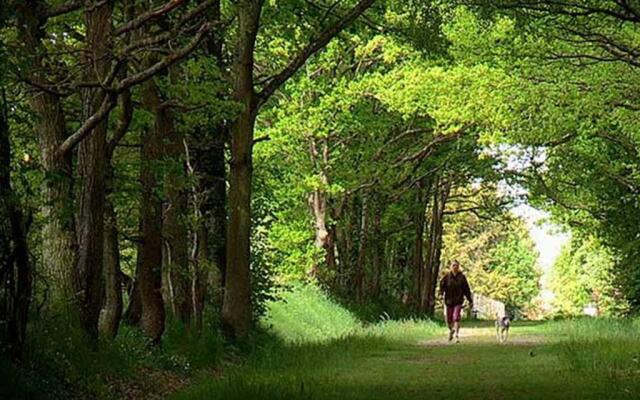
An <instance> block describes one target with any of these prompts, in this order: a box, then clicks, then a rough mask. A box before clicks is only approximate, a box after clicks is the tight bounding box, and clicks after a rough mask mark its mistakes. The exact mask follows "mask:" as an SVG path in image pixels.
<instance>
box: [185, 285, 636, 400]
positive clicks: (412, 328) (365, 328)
mask: <svg viewBox="0 0 640 400" xmlns="http://www.w3.org/2000/svg"><path fill="white" fill-rule="evenodd" d="M269 310H270V313H271V314H270V317H269V319H267V320H266V327H267V329H268V330H270V332H272V333H273V334H275V335H276V336H277V337H279V338H280V339H279V340H274V339H266V340H264V341H263V342H262V344H261V345H260V346H259V347H258V348H257V350H256V351H255V353H254V354H253V355H252V356H251V357H250V358H249V359H248V360H246V362H245V363H244V364H243V365H242V366H239V367H237V368H234V369H231V370H229V371H227V372H226V373H225V375H224V376H223V377H221V378H220V377H218V378H211V377H209V378H207V379H204V380H202V381H201V382H199V383H197V384H195V385H192V386H191V387H189V388H188V389H187V390H186V391H184V392H181V393H178V394H177V395H175V396H174V397H173V398H174V399H177V400H192V399H212V400H215V399H227V400H234V399H264V400H268V399H292V400H298V399H317V400H323V399H363V400H364V399H368V400H371V399H389V398H394V399H407V400H409V399H425V398H426V399H449V398H451V399H461V400H463V399H513V398H520V399H541V400H542V399H562V400H567V399H587V400H588V399H594V400H595V399H637V398H640V387H639V386H640V384H639V383H637V382H639V381H640V380H639V379H638V378H640V368H639V366H638V362H637V359H638V358H637V357H639V356H640V352H638V349H639V346H640V337H639V334H638V328H639V327H640V325H639V324H640V322H638V321H633V320H626V321H622V320H591V319H587V320H572V321H560V322H516V323H515V324H514V327H513V328H512V332H511V341H510V342H509V343H508V344H506V345H501V344H498V343H496V340H495V336H494V331H493V328H492V326H491V323H490V322H489V323H487V322H484V323H483V322H474V323H466V324H465V328H464V330H463V332H462V333H463V337H462V343H460V344H458V345H456V344H453V345H452V344H449V343H447V342H446V341H445V340H444V339H443V338H444V336H445V334H446V329H445V328H444V327H442V326H441V325H437V324H435V323H432V322H429V321H420V320H405V321H389V320H384V321H380V322H377V323H374V324H369V325H363V324H360V323H359V322H358V319H357V318H355V317H354V316H353V315H351V314H350V313H349V312H346V311H345V309H344V308H342V307H341V306H339V305H338V304H336V303H335V302H333V301H331V300H330V299H328V298H326V297H325V296H324V295H323V294H322V292H321V291H319V290H318V289H315V288H308V287H306V288H305V287H303V288H298V289H296V290H295V291H294V292H293V293H291V294H287V295H286V302H280V303H274V304H271V305H270V307H269ZM306 332H308V334H307V333H306Z"/></svg>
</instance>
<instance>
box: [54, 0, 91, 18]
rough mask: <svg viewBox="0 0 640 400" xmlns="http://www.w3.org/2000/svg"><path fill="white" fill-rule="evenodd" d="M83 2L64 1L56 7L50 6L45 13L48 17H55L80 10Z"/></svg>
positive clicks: (76, 0)
mask: <svg viewBox="0 0 640 400" xmlns="http://www.w3.org/2000/svg"><path fill="white" fill-rule="evenodd" d="M83 3H84V2H83V1H82V0H73V1H70V2H68V3H62V4H60V5H58V6H55V7H49V10H47V12H46V14H45V15H46V17H47V18H53V17H57V16H59V15H63V14H66V13H70V12H73V11H76V10H79V9H80V8H81V7H82V5H83Z"/></svg>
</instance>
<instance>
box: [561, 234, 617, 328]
mask: <svg viewBox="0 0 640 400" xmlns="http://www.w3.org/2000/svg"><path fill="white" fill-rule="evenodd" d="M618 265H619V264H618V260H616V258H615V257H614V255H613V254H612V253H611V251H609V250H608V249H607V248H606V247H604V246H603V245H602V244H601V243H600V241H598V240H597V239H596V238H594V237H588V238H586V239H581V238H580V237H573V238H572V239H571V241H570V242H569V243H567V244H565V246H564V248H563V249H562V252H561V253H560V256H559V257H558V259H557V260H556V262H555V264H554V266H553V271H552V272H553V273H552V276H551V282H550V288H551V289H552V290H553V292H554V300H553V305H554V310H555V312H556V313H558V314H560V315H581V314H582V313H583V308H584V307H585V306H587V305H588V304H595V305H596V306H597V308H598V311H599V313H601V314H602V315H606V316H616V315H620V314H623V313H625V312H626V311H628V303H627V302H626V301H625V299H624V297H623V296H622V293H620V291H619V289H618V285H617V282H616V274H615V269H616V268H619V266H618Z"/></svg>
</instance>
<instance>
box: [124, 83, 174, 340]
mask: <svg viewBox="0 0 640 400" xmlns="http://www.w3.org/2000/svg"><path fill="white" fill-rule="evenodd" d="M144 99H145V107H147V108H148V109H149V110H150V111H152V112H153V113H154V114H155V121H154V126H153V127H152V128H151V129H148V130H147V131H146V132H145V135H144V137H143V141H142V149H141V154H140V183H141V185H142V198H141V202H140V230H141V243H140V245H139V249H138V257H139V260H138V266H137V269H136V283H135V285H136V288H134V292H135V290H136V289H137V290H138V294H139V296H140V326H141V327H142V330H143V331H144V332H145V334H146V335H147V336H149V337H150V338H151V340H152V342H153V343H156V344H158V343H160V339H161V337H162V333H163V332H164V327H165V310H164V301H163V299H162V200H161V199H160V198H159V196H158V194H157V190H158V185H159V182H158V179H157V178H156V169H157V168H156V165H157V164H159V163H160V162H161V161H162V149H163V138H164V137H166V136H165V135H164V129H165V127H166V121H165V116H164V115H163V110H162V109H161V107H160V103H161V101H160V98H159V96H158V93H157V87H156V85H155V82H154V81H153V80H151V81H149V82H147V83H146V84H145V85H144ZM133 300H135V297H134V298H133ZM133 300H132V301H133ZM132 311H135V310H132ZM134 316H135V315H134Z"/></svg>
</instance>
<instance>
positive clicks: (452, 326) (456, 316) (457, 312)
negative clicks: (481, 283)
mask: <svg viewBox="0 0 640 400" xmlns="http://www.w3.org/2000/svg"><path fill="white" fill-rule="evenodd" d="M440 293H441V294H442V296H443V300H444V305H445V309H446V312H445V314H446V319H447V326H448V327H449V341H452V340H453V337H454V336H455V338H456V343H459V342H460V339H459V336H458V334H459V332H460V317H461V314H462V305H463V304H464V298H465V297H466V298H467V301H468V302H469V308H470V309H472V310H473V297H472V296H471V289H470V288H469V282H467V277H466V276H464V274H463V273H462V270H461V269H460V263H459V262H458V260H453V261H452V262H451V264H450V266H449V272H447V273H446V275H445V276H444V277H443V278H442V280H441V281H440Z"/></svg>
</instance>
